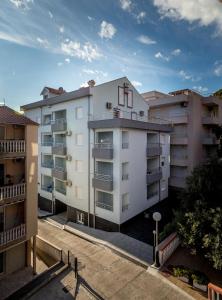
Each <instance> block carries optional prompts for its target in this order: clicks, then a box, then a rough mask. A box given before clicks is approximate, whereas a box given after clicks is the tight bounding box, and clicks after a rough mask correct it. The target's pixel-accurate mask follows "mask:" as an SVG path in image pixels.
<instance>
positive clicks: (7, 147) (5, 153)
mask: <svg viewBox="0 0 222 300" xmlns="http://www.w3.org/2000/svg"><path fill="white" fill-rule="evenodd" d="M24 156H25V141H24V140H0V157H3V158H13V157H24Z"/></svg>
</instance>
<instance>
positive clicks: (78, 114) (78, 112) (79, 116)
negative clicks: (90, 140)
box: [76, 106, 83, 120]
mask: <svg viewBox="0 0 222 300" xmlns="http://www.w3.org/2000/svg"><path fill="white" fill-rule="evenodd" d="M82 118H83V108H82V107H81V106H80V107H76V119H77V120H79V119H82Z"/></svg>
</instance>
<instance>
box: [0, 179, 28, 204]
mask: <svg viewBox="0 0 222 300" xmlns="http://www.w3.org/2000/svg"><path fill="white" fill-rule="evenodd" d="M25 197H26V183H19V184H13V185H6V186H3V187H0V206H1V205H5V204H10V203H13V202H17V201H21V200H24V199H25Z"/></svg>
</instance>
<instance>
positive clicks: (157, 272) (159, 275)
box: [147, 267, 195, 300]
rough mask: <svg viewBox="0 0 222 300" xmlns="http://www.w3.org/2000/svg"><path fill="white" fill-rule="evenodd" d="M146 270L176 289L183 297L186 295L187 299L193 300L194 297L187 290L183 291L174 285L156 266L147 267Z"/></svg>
mask: <svg viewBox="0 0 222 300" xmlns="http://www.w3.org/2000/svg"><path fill="white" fill-rule="evenodd" d="M147 272H148V273H149V274H151V275H152V276H154V277H156V278H158V279H159V280H161V281H162V282H164V283H166V284H168V285H169V286H171V287H172V288H173V289H174V290H176V291H177V292H178V293H180V294H181V295H183V296H184V297H186V298H187V299H189V300H195V298H193V297H192V296H191V295H190V294H188V293H187V292H185V291H184V290H182V289H181V288H179V287H178V286H177V285H175V284H174V283H172V282H171V281H169V280H168V279H166V278H165V277H164V276H163V275H162V274H161V273H160V272H159V271H158V269H156V268H153V267H149V268H148V269H147Z"/></svg>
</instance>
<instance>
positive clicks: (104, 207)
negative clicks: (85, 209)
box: [96, 201, 113, 211]
mask: <svg viewBox="0 0 222 300" xmlns="http://www.w3.org/2000/svg"><path fill="white" fill-rule="evenodd" d="M96 206H97V207H100V208H103V209H106V210H110V211H113V205H109V204H106V203H104V202H100V201H97V202H96Z"/></svg>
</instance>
